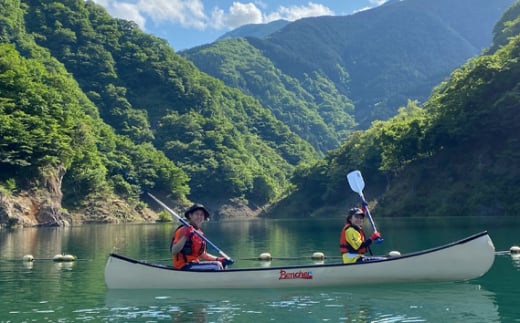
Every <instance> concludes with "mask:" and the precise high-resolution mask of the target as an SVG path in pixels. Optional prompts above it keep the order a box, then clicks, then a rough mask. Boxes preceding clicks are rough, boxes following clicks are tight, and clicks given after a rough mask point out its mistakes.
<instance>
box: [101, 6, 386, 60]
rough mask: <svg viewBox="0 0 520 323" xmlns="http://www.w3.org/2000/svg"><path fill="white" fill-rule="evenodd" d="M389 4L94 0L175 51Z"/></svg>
mask: <svg viewBox="0 0 520 323" xmlns="http://www.w3.org/2000/svg"><path fill="white" fill-rule="evenodd" d="M386 1H387V0H316V1H314V2H304V1H296V0H253V1H249V2H247V1H243V2H242V1H232V0H229V1H228V0H94V2H96V3H97V4H99V5H101V6H103V7H105V8H106V9H107V11H108V12H109V13H110V15H112V16H113V17H117V18H123V19H127V20H132V21H134V22H135V23H136V24H137V25H139V26H140V27H141V29H142V30H143V31H145V32H147V33H150V34H153V35H155V36H158V37H160V38H163V39H166V40H167V41H168V42H169V43H170V45H171V46H172V47H173V48H174V49H175V50H176V51H178V50H183V49H187V48H191V47H194V46H198V45H202V44H206V43H211V42H213V41H215V40H216V39H217V38H218V37H220V36H221V35H223V34H224V33H226V32H228V31H230V30H233V29H235V28H237V27H240V26H242V25H245V24H259V23H268V22H271V21H274V20H278V19H285V20H289V21H294V20H297V19H300V18H304V17H314V16H341V15H349V14H352V13H355V12H358V11H361V10H366V9H369V8H373V7H376V6H379V5H381V4H383V3H385V2H386Z"/></svg>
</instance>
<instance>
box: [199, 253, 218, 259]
mask: <svg viewBox="0 0 520 323" xmlns="http://www.w3.org/2000/svg"><path fill="white" fill-rule="evenodd" d="M199 258H200V259H202V260H206V261H217V260H218V257H217V256H213V255H212V254H210V253H207V252H204V253H203V254H202V255H200V257H199Z"/></svg>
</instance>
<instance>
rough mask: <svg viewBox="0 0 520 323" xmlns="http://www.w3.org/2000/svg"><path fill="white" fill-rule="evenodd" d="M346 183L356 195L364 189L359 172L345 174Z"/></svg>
mask: <svg viewBox="0 0 520 323" xmlns="http://www.w3.org/2000/svg"><path fill="white" fill-rule="evenodd" d="M347 181H348V185H350V188H351V189H352V190H353V191H354V192H356V193H358V194H362V193H363V189H364V188H365V181H364V180H363V176H361V172H360V171H358V170H354V171H352V172H350V173H348V174H347Z"/></svg>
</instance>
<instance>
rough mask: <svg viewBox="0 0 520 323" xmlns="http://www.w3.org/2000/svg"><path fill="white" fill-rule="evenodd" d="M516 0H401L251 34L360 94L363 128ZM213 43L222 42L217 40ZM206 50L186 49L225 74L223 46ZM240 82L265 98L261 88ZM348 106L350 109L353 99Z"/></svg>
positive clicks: (484, 36)
mask: <svg viewBox="0 0 520 323" xmlns="http://www.w3.org/2000/svg"><path fill="white" fill-rule="evenodd" d="M512 3H513V0H498V1H486V0H455V1H453V0H441V1H422V0H407V1H394V2H391V3H388V4H386V5H383V6H380V7H377V8H375V9H372V10H367V11H363V12H359V13H357V14H354V15H350V16H344V17H339V16H336V17H315V18H306V19H301V20H298V21H295V22H293V23H290V24H288V25H287V26H285V27H284V28H282V29H281V30H279V31H278V32H276V33H273V34H271V35H269V36H268V37H265V38H264V39H258V38H247V40H248V41H249V42H250V44H251V45H252V46H254V47H256V48H257V49H258V50H259V51H260V52H261V53H262V56H264V57H265V58H267V59H268V60H269V61H270V62H271V63H272V64H273V65H274V66H275V67H276V68H277V69H278V70H279V71H281V73H283V74H285V75H287V76H289V77H291V78H292V79H296V80H298V81H299V82H300V84H304V83H305V80H306V79H307V78H308V77H309V76H311V77H312V75H313V73H319V75H320V78H322V79H324V80H326V81H327V82H328V84H331V86H330V90H331V91H332V92H335V91H337V92H338V93H339V94H340V95H343V96H345V97H347V98H349V99H350V100H351V101H352V102H354V104H355V112H354V116H355V119H356V121H357V123H359V124H360V127H361V128H367V127H368V126H369V125H370V123H371V122H372V121H373V120H385V119H388V118H389V117H391V116H393V115H395V113H396V112H397V109H398V107H399V106H402V105H405V104H406V102H407V100H408V99H412V100H419V101H420V102H423V101H425V100H426V99H427V98H428V96H429V95H430V93H431V90H432V88H433V87H434V86H435V85H436V84H438V83H439V82H441V81H442V80H443V79H444V78H445V77H447V76H448V75H449V73H450V72H451V71H452V70H453V69H455V68H457V67H458V66H460V65H461V64H463V63H464V62H465V61H466V60H467V59H469V58H470V57H473V56H475V55H477V54H479V53H480V52H481V51H482V49H484V48H485V47H487V46H489V44H490V42H491V37H492V28H493V25H494V24H495V22H496V21H497V20H498V19H499V18H500V16H501V14H502V13H503V12H504V11H505V10H506V9H507V8H508V7H509V6H510V5H511V4H512ZM209 46H210V47H211V46H215V47H217V46H218V47H219V48H222V47H223V45H222V44H218V45H217V43H214V44H213V45H209ZM199 51H204V52H208V51H209V49H208V46H204V48H194V49H191V50H189V51H187V53H188V54H187V57H189V58H190V59H192V60H193V62H194V63H195V64H196V65H197V66H198V67H200V68H201V70H203V71H205V72H208V73H210V74H212V75H215V76H217V77H220V75H219V69H218V68H216V67H212V68H208V69H206V67H207V63H206V60H212V59H214V58H215V57H217V56H216V53H218V50H214V51H213V53H212V55H211V56H207V57H205V56H203V55H200V54H199V53H197V52H199ZM265 58H264V59H265ZM219 62H222V64H223V65H227V64H228V61H227V60H224V61H219V60H215V62H214V63H213V64H219ZM251 64H254V63H251ZM242 75H243V74H242ZM246 77H247V76H245V75H243V76H242V77H240V78H238V79H239V80H240V79H242V78H244V79H245V78H246ZM235 79H237V76H235ZM223 80H224V81H225V82H228V81H229V80H227V79H225V78H223ZM235 83H237V82H235ZM230 85H231V84H230ZM240 85H241V86H243V87H241V88H242V90H244V91H246V92H248V93H251V94H252V95H254V96H255V97H257V98H258V99H259V100H263V99H264V97H263V96H264V93H263V92H262V91H259V92H256V91H255V89H254V88H246V87H245V85H247V84H240ZM279 96H280V97H283V96H284V95H283V93H280V94H279ZM312 104H316V105H318V106H319V102H316V101H311V102H309V103H308V105H312ZM342 107H343V106H342V105H341V104H338V105H337V108H342ZM346 107H347V109H350V105H346ZM347 112H348V111H347ZM289 126H291V125H290V124H289ZM330 126H331V127H334V125H330ZM337 130H338V131H341V129H337Z"/></svg>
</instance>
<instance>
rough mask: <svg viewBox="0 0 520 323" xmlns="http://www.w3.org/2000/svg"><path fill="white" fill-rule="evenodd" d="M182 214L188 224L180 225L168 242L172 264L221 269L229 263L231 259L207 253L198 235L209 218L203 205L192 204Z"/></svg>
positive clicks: (182, 267)
mask: <svg viewBox="0 0 520 323" xmlns="http://www.w3.org/2000/svg"><path fill="white" fill-rule="evenodd" d="M184 216H185V217H186V219H188V223H189V226H186V225H180V226H179V227H178V228H177V229H176V230H175V234H174V237H173V239H172V242H171V244H170V251H171V253H172V257H173V266H174V267H175V268H177V269H181V270H223V269H224V268H225V267H226V266H227V265H231V264H232V261H231V260H229V259H226V258H223V257H216V256H214V255H211V254H209V253H208V252H207V251H206V241H205V240H204V239H202V238H201V237H200V236H199V234H200V235H202V234H203V232H202V230H201V229H200V226H201V225H202V223H204V221H207V220H209V218H210V214H209V211H208V210H207V209H206V208H205V207H204V205H202V204H197V203H196V204H193V205H192V206H191V207H190V208H189V209H188V210H187V211H186V212H185V213H184ZM196 232H197V233H198V234H197V233H196Z"/></svg>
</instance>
